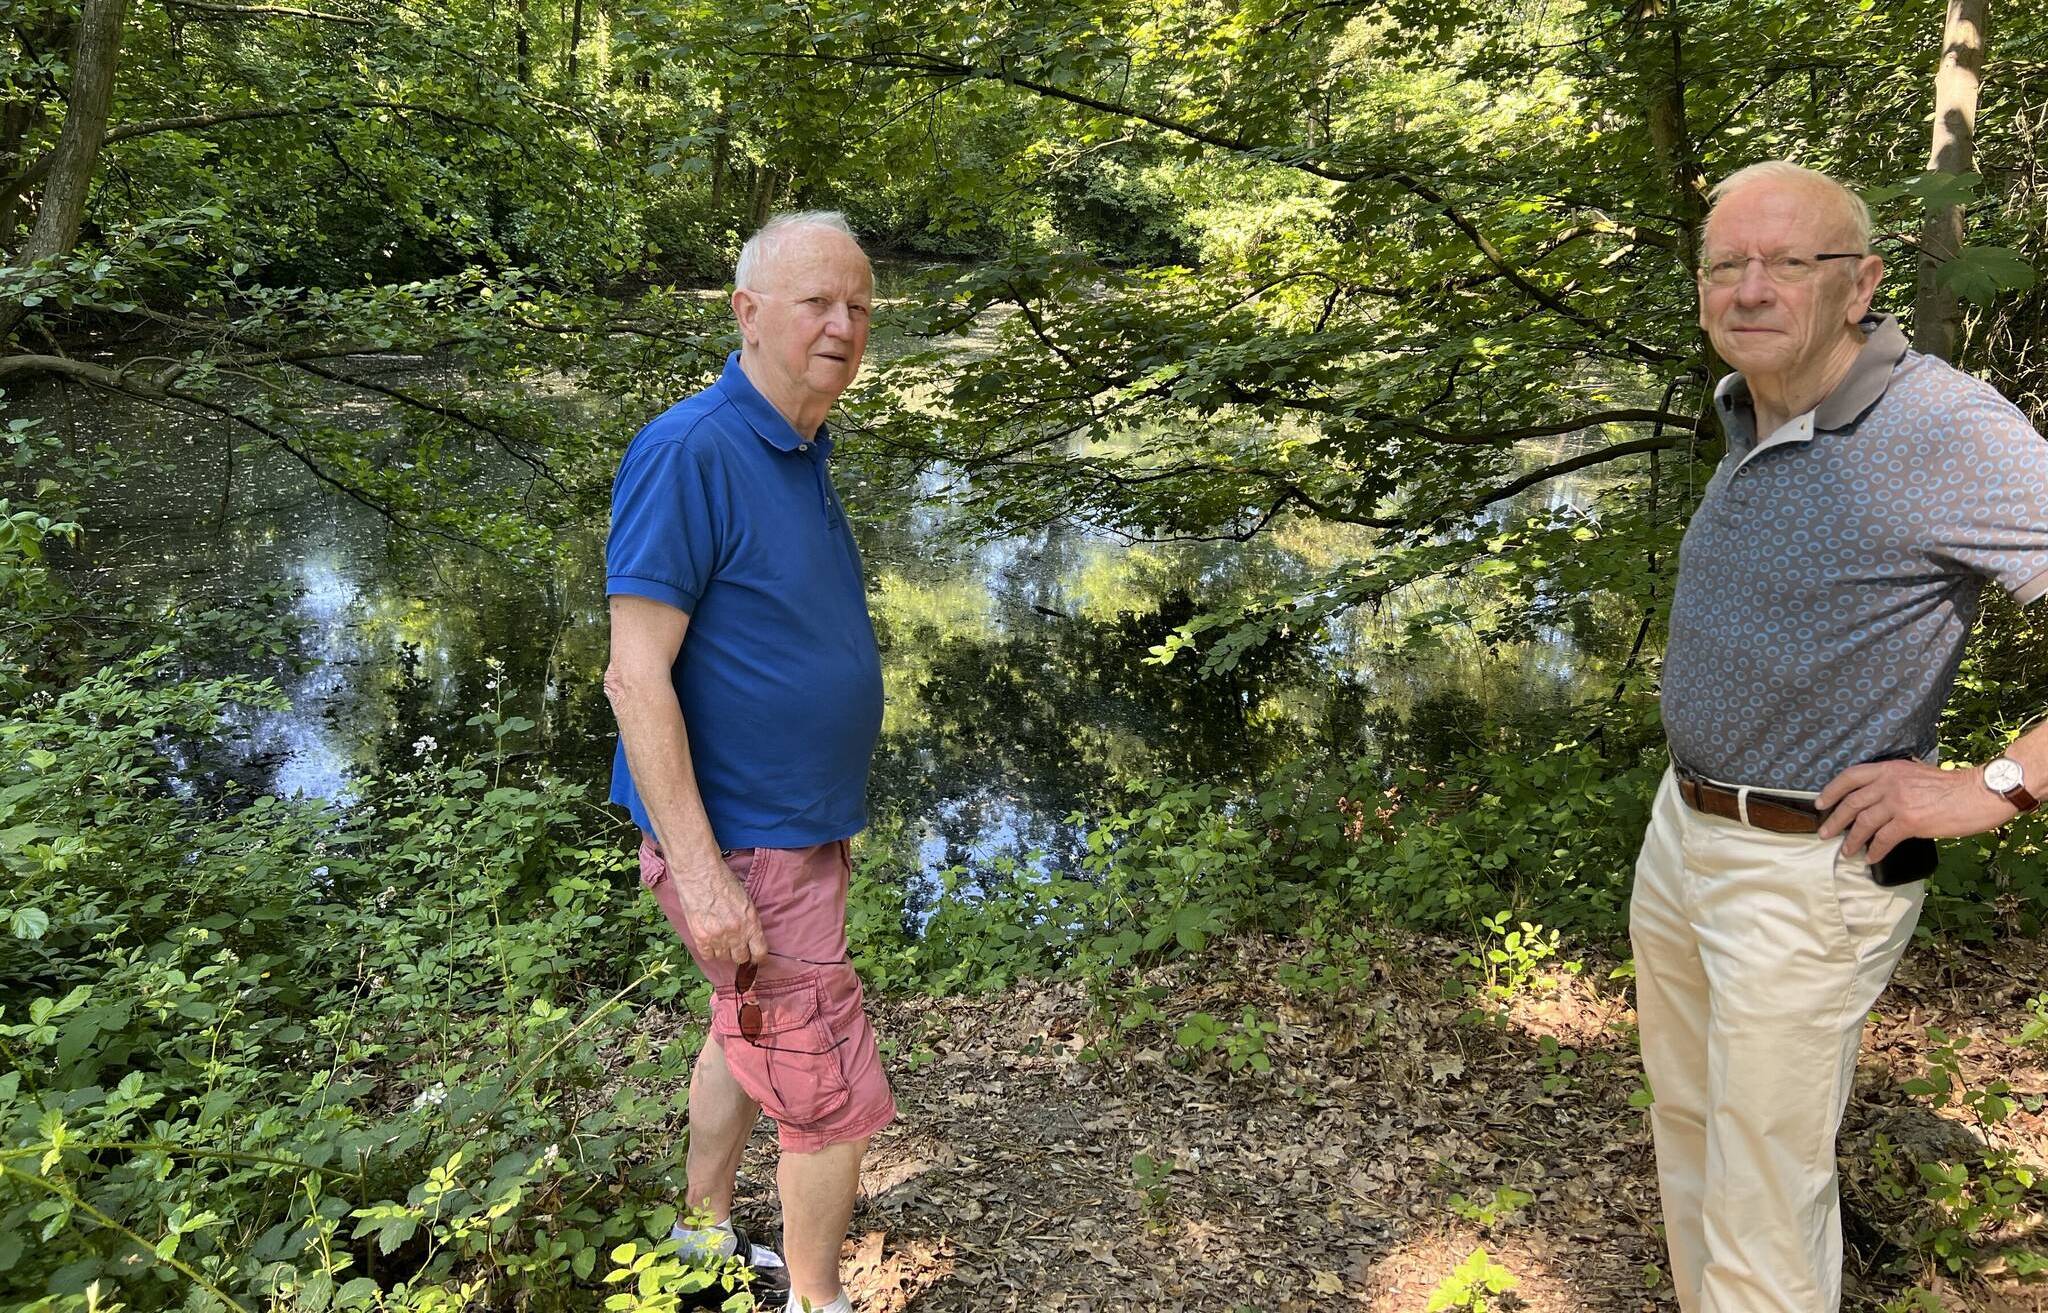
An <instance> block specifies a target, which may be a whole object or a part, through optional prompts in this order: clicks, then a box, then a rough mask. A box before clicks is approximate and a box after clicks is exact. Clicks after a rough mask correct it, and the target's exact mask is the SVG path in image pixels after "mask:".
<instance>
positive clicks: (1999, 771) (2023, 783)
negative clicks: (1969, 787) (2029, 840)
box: [1984, 757, 2041, 812]
mask: <svg viewBox="0 0 2048 1313" xmlns="http://www.w3.org/2000/svg"><path fill="white" fill-rule="evenodd" d="M1984 787H1985V788H1987V789H1989V790H1991V791H1992V792H1993V793H1995V794H1997V795H1998V796H1999V797H2001V798H2003V799H2005V800H2006V801H2007V802H2009V803H2011V804H2012V805H2013V806H2015V807H2017V808H2019V809H2020V810H2021V811H2023V812H2030V811H2032V810H2034V808H2036V807H2038V806H2040V805H2041V800H2040V799H2039V798H2036V797H2035V796H2034V795H2033V794H2031V793H2028V792H2027V773H2026V772H2025V771H2023V770H2021V769H2020V764H2019V763H2018V762H2016V761H2014V760H2013V759H2012V758H2011V757H1994V758H1992V759H1991V760H1990V761H1987V762H1985V763H1984Z"/></svg>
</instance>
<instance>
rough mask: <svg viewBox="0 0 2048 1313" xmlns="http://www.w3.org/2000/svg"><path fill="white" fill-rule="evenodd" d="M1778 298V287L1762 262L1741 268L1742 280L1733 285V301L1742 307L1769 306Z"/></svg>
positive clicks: (1755, 262) (1752, 261) (1754, 262)
mask: <svg viewBox="0 0 2048 1313" xmlns="http://www.w3.org/2000/svg"><path fill="white" fill-rule="evenodd" d="M1777 296H1778V285H1777V284H1776V283H1774V282H1772V281H1771V275H1770V271H1769V270H1768V269H1767V268H1766V267H1765V265H1764V262H1763V261H1762V260H1751V261H1750V262H1749V263H1747V264H1745V265H1743V266H1742V278H1741V280H1740V281H1738V282H1737V283H1736V284H1735V299H1736V301H1737V302H1738V303H1740V304H1742V305H1769V304H1770V303H1771V302H1772V301H1774V300H1776V299H1777Z"/></svg>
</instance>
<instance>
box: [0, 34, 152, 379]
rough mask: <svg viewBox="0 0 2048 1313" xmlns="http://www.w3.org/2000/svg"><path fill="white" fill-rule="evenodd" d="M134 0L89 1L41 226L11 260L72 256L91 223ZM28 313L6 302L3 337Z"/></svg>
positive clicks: (0, 323) (1, 311)
mask: <svg viewBox="0 0 2048 1313" xmlns="http://www.w3.org/2000/svg"><path fill="white" fill-rule="evenodd" d="M127 17H128V0H84V6H83V8H82V10H81V12H80V15H79V23H78V39H77V41H76V42H75V43H74V44H73V45H72V48H71V90H70V94H69V97H68V99H67V103H66V106H65V111H64V126H63V128H61V129H60V130H59V131H58V134H57V146H56V149H55V150H54V151H53V152H52V161H53V162H52V164H51V167H50V172H49V180H48V181H47V182H45V183H44V184H43V191H42V196H41V198H40V201H39V204H38V206H37V210H36V224H35V227H34V228H33V229H31V230H30V232H29V235H28V241H27V242H26V243H25V244H24V245H23V246H22V248H21V251H20V253H19V254H18V255H16V256H14V257H12V259H11V261H10V262H11V263H13V264H16V265H31V264H34V263H36V262H37V261H38V260H51V259H55V258H57V257H58V256H61V255H66V254H68V253H69V252H70V251H71V248H72V247H73V246H74V245H75V244H76V243H77V241H78V230H79V227H80V226H81V225H82V224H83V223H84V222H85V202H86V198H87V196H89V195H90V194H91V192H92V180H93V175H94V173H96V172H97V171H98V164H99V154H100V139H101V138H102V137H104V136H106V135H107V116H108V113H109V112H110V111H111V110H112V108H113V104H114V67H115V65H116V64H117V63H118V62H119V60H120V57H121V25H122V23H123V22H124V21H126V19H127ZM27 313H28V307H26V306H24V305H22V304H21V303H20V302H19V301H14V302H9V303H5V304H0V341H5V340H6V339H7V338H9V337H11V336H12V335H13V333H14V330H15V329H16V328H17V327H18V326H19V325H20V324H21V321H22V319H23V317H24V316H26V315H27Z"/></svg>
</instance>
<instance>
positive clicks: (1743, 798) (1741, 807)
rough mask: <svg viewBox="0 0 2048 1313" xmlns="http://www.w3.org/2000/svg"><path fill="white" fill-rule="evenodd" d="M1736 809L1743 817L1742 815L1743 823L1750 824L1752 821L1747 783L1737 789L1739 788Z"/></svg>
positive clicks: (1736, 794) (1736, 792)
mask: <svg viewBox="0 0 2048 1313" xmlns="http://www.w3.org/2000/svg"><path fill="white" fill-rule="evenodd" d="M1735 810H1736V811H1737V812H1738V813H1740V815H1741V817H1742V823H1743V824H1744V825H1748V824H1749V823H1750V822H1749V786H1748V785H1747V784H1745V785H1743V786H1742V787H1741V788H1739V789H1737V790H1736V791H1735Z"/></svg>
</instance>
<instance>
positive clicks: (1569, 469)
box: [1464, 437, 1692, 514]
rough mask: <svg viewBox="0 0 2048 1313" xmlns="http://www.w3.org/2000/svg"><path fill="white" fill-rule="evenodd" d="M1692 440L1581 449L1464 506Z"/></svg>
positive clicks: (1472, 508)
mask: <svg viewBox="0 0 2048 1313" xmlns="http://www.w3.org/2000/svg"><path fill="white" fill-rule="evenodd" d="M1691 441H1692V439H1691V438H1690V437H1679V438H1662V437H1658V438H1638V439H1636V440H1635V441H1634V442H1617V443H1615V444H1614V445H1613V446H1611V447H1601V448H1598V449H1597V450H1594V451H1587V452H1581V453H1579V454H1578V455H1576V456H1573V457H1571V458H1570V459H1568V460H1561V461H1558V462H1557V463H1556V464H1554V465H1545V466H1544V467H1543V468H1542V469H1538V470H1531V471H1529V472H1528V473H1527V474H1524V475H1523V476H1522V477H1521V478H1519V479H1512V480H1510V481H1509V482H1507V483H1504V484H1502V485H1501V486H1499V487H1498V488H1495V489H1493V490H1492V491H1491V492H1485V493H1481V494H1480V495H1479V496H1477V497H1475V498H1473V499H1472V500H1471V501H1469V502H1467V503H1466V504H1465V506H1464V510H1465V511H1466V513H1468V514H1469V513H1470V512H1472V511H1476V510H1480V509H1482V508H1484V507H1487V506H1491V505H1492V504H1493V503H1495V502H1497V501H1505V500H1506V499H1508V498H1509V497H1512V496H1514V495H1515V494H1516V493H1518V492H1521V491H1522V490H1523V489H1525V488H1533V487H1535V486H1536V485H1537V484H1539V483H1544V482H1547V481H1549V480H1551V479H1555V478H1559V477H1561V476H1563V475H1566V474H1575V473H1577V472H1578V471H1580V470H1583V469H1588V468H1590V467H1592V466H1594V465H1604V464H1606V463H1607V462H1608V461H1611V460H1620V459H1621V458H1622V457H1624V456H1640V455H1642V454H1643V453H1644V452H1646V451H1679V450H1682V449H1684V448H1685V447H1686V446H1687V445H1688V444H1689V443H1690V442H1691Z"/></svg>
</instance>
